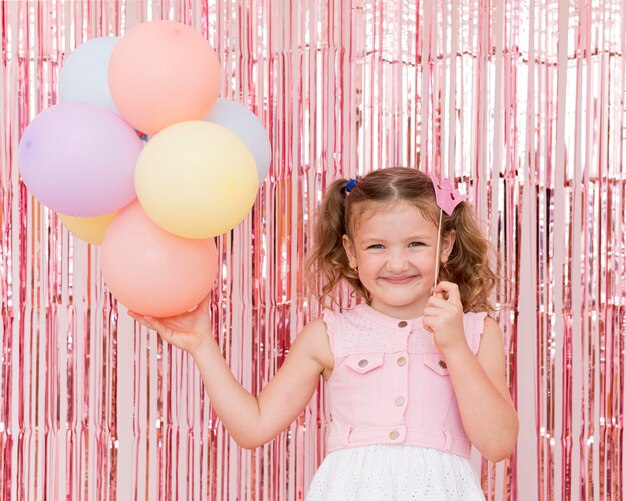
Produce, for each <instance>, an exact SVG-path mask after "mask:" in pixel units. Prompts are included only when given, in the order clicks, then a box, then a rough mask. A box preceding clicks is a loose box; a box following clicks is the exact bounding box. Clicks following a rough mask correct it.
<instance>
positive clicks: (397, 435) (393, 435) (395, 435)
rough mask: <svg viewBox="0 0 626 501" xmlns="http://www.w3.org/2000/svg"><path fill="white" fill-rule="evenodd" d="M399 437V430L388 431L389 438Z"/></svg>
mask: <svg viewBox="0 0 626 501" xmlns="http://www.w3.org/2000/svg"><path fill="white" fill-rule="evenodd" d="M399 437H400V432H398V431H396V430H393V431H392V432H391V433H389V438H390V439H391V440H398V438H399Z"/></svg>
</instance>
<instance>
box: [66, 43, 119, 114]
mask: <svg viewBox="0 0 626 501" xmlns="http://www.w3.org/2000/svg"><path fill="white" fill-rule="evenodd" d="M117 42H119V38H118V37H100V38H93V39H91V40H89V41H87V42H85V43H84V44H82V45H80V46H78V47H77V48H76V49H75V50H74V51H73V52H72V53H71V54H70V55H69V56H68V57H67V59H66V60H65V62H64V63H63V66H62V67H61V73H60V74H59V97H60V99H61V101H75V102H81V103H91V104H96V105H98V106H102V107H103V108H107V109H108V110H111V111H113V112H115V113H117V114H118V115H119V113H118V111H117V108H116V107H115V104H114V103H113V98H112V97H111V93H110V92H109V82H108V73H109V59H110V58H111V52H113V48H114V47H115V45H116V44H117Z"/></svg>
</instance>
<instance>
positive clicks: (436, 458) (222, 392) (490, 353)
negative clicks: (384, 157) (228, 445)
mask: <svg viewBox="0 0 626 501" xmlns="http://www.w3.org/2000/svg"><path fill="white" fill-rule="evenodd" d="M440 214H443V213H441V212H440V208H439V207H438V206H437V203H436V197H435V189H434V186H433V182H432V181H431V178H430V177H429V176H427V175H426V174H424V173H422V172H419V171H417V170H415V169H408V168H391V169H383V170H379V171H374V172H372V173H370V174H368V175H366V176H365V177H363V178H362V179H360V180H358V181H355V180H350V181H349V182H348V181H347V180H345V179H342V180H338V181H336V182H334V183H333V184H332V185H331V186H330V187H329V189H328V191H327V193H326V196H325V198H324V201H323V203H322V207H321V211H320V214H319V215H318V220H317V225H316V232H315V242H314V244H315V248H314V249H313V251H312V254H311V256H310V258H309V263H310V265H311V267H312V271H313V272H314V273H315V274H316V276H317V277H318V278H319V279H320V280H319V284H320V297H321V298H322V299H328V298H331V297H332V294H333V292H334V291H335V289H336V287H337V286H338V285H339V284H340V283H341V282H342V281H344V280H345V281H347V282H348V283H349V284H350V285H351V286H352V287H353V289H354V291H355V292H356V293H357V294H358V295H359V296H360V297H361V298H362V299H363V301H362V302H361V304H359V305H358V306H357V307H355V308H354V309H352V310H346V311H340V310H339V309H334V310H333V309H327V310H325V311H324V314H323V317H322V318H319V319H316V320H313V321H311V322H310V323H309V324H307V325H306V326H305V328H304V329H303V330H302V332H300V334H299V335H298V337H297V339H296V341H295V342H294V344H293V346H292V347H291V350H290V352H289V355H288V357H287V358H286V359H285V362H284V363H283V365H282V367H281V368H280V369H279V371H278V372H277V374H276V376H275V377H274V378H273V379H272V380H271V381H270V382H269V383H268V384H267V386H266V387H265V388H264V389H263V391H261V393H260V394H259V395H258V396H255V395H251V394H250V393H249V392H247V391H246V390H245V389H244V388H243V387H242V386H241V385H240V384H239V383H238V381H237V380H236V379H235V378H234V377H233V375H232V373H231V371H230V370H229V368H228V366H227V365H226V362H225V361H224V359H223V358H222V356H221V353H220V350H219V347H218V345H217V343H216V342H215V339H214V338H213V335H212V333H211V331H210V322H209V313H208V312H209V308H208V306H209V305H208V299H205V300H204V301H203V302H202V303H201V304H200V305H199V307H198V308H196V309H195V310H194V311H192V312H190V313H185V314H183V315H179V316H176V317H172V318H167V319H163V318H162V319H156V318H151V317H145V316H139V315H137V314H134V313H132V312H131V313H130V314H131V316H132V317H133V318H135V319H137V320H138V321H140V322H141V323H142V324H143V325H146V326H147V327H149V328H152V329H155V330H156V331H157V332H158V333H159V334H160V335H161V337H162V338H163V339H164V340H165V341H167V342H169V343H172V344H173V345H175V346H177V347H179V348H181V349H183V350H187V351H188V352H190V353H191V355H192V356H193V359H194V361H195V363H196V364H197V366H198V368H199V369H200V373H201V374H202V379H203V381H204V385H205V387H206V391H207V393H208V396H209V399H210V401H211V404H212V405H213V408H214V409H215V411H216V412H217V414H218V415H219V417H220V418H221V420H222V422H223V423H224V426H226V428H227V429H228V431H229V432H230V434H231V435H232V436H233V438H234V439H235V440H236V441H237V442H238V443H239V444H240V445H241V446H242V447H246V448H254V447H258V446H260V445H262V444H264V443H265V442H267V441H269V440H271V439H272V438H273V437H275V436H276V435H277V434H278V433H279V432H281V431H282V430H283V429H285V428H286V427H287V426H288V425H289V424H290V423H291V422H292V421H293V420H294V419H295V418H296V417H297V416H298V415H299V414H300V413H301V412H302V411H303V409H304V408H305V406H306V405H307V403H308V402H309V400H310V398H311V396H312V395H313V392H314V391H315V389H316V388H317V385H318V383H319V379H320V376H322V378H323V380H324V384H325V385H326V388H325V389H326V393H325V394H326V397H327V402H326V411H327V418H328V423H327V425H328V430H327V451H328V455H327V457H326V459H325V460H324V462H323V463H322V465H321V466H320V468H319V470H318V472H317V473H316V475H315V477H314V479H313V481H312V483H311V486H310V488H309V491H308V493H307V500H309V501H314V500H342V501H344V500H388V499H389V500H391V499H395V500H405V499H407V500H408V499H421V500H429V501H434V500H435V501H436V500H484V497H483V494H482V492H481V489H480V486H479V484H478V482H477V480H476V479H475V477H474V475H473V472H472V470H471V467H470V464H469V461H468V459H467V458H468V456H469V453H470V448H471V446H472V445H474V446H475V447H476V448H477V449H478V450H479V451H480V452H481V453H482V454H483V456H485V457H486V458H488V459H490V460H492V461H500V460H501V459H504V458H506V457H507V456H509V455H510V454H511V452H512V451H513V447H514V444H515V440H516V436H517V429H518V422H517V415H516V413H515V410H514V408H513V404H512V402H511V398H510V395H509V391H508V388H507V384H506V379H505V363H504V346H503V341H502V335H501V333H500V330H499V328H498V325H497V324H496V322H495V321H494V320H493V319H491V318H490V317H488V316H487V312H490V311H493V309H492V307H491V305H490V303H489V299H488V297H489V293H490V290H491V289H492V287H493V285H494V282H495V276H494V274H493V272H492V271H491V270H490V269H489V266H488V250H489V245H488V243H487V242H486V240H485V239H484V238H483V236H482V235H481V233H480V230H479V228H478V226H477V224H476V222H475V221H474V218H473V214H472V211H471V208H470V207H469V205H468V204H467V203H466V202H461V203H460V204H459V205H457V206H456V208H455V209H454V211H453V212H452V215H451V216H448V215H447V214H443V218H442V219H441V228H439V222H440ZM439 232H441V244H440V252H439V255H437V249H438V245H437V244H438V241H437V240H438V235H439ZM437 269H439V270H440V271H439V276H438V277H436V276H435V273H436V270H437ZM435 279H437V285H436V287H434V284H435Z"/></svg>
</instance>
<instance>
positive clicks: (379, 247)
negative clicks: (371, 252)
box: [368, 244, 383, 249]
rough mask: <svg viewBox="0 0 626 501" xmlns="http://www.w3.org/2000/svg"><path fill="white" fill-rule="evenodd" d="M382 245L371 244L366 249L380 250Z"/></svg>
mask: <svg viewBox="0 0 626 501" xmlns="http://www.w3.org/2000/svg"><path fill="white" fill-rule="evenodd" d="M382 248H383V244H373V245H370V246H369V247H368V249H382Z"/></svg>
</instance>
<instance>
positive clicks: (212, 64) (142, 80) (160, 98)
mask: <svg viewBox="0 0 626 501" xmlns="http://www.w3.org/2000/svg"><path fill="white" fill-rule="evenodd" d="M109 89H110V91H111V96H112V97H113V101H114V102H115V106H116V107H117V109H118V111H119V112H120V114H121V115H122V116H123V117H124V119H125V120H126V121H127V122H128V123H130V124H131V125H132V126H133V127H135V128H136V129H138V130H140V131H142V132H145V133H146V134H150V135H152V134H155V133H157V132H158V131H160V130H161V129H163V128H165V127H167V126H168V125H172V124H175V123H178V122H184V121H187V120H200V119H201V118H202V117H203V116H204V115H206V113H207V112H208V111H209V109H210V108H211V106H212V105H213V103H214V102H215V100H216V99H217V94H218V91H219V60H218V58H217V55H216V54H215V51H214V50H213V47H211V45H210V44H209V42H208V41H207V40H206V39H205V38H204V37H203V36H202V35H201V34H200V33H198V32H197V31H195V30H193V29H192V28H190V27H189V26H186V25H184V24H181V23H176V22H174V21H152V22H148V23H142V24H139V25H137V26H135V27H134V28H133V29H131V30H129V31H128V33H126V34H125V35H124V36H123V37H122V38H121V39H120V41H119V42H118V43H117V45H116V46H115V48H114V49H113V53H112V54H111V59H110V61H109Z"/></svg>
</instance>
